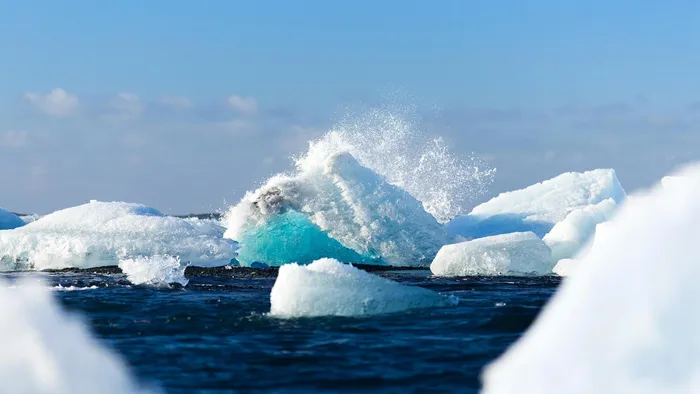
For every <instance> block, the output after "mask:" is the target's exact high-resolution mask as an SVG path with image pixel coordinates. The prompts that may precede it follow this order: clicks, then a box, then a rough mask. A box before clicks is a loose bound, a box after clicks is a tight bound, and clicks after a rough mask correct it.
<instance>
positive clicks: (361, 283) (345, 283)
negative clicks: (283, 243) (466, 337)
mask: <svg viewBox="0 0 700 394" xmlns="http://www.w3.org/2000/svg"><path fill="white" fill-rule="evenodd" d="M270 301H271V304H272V306H271V308H270V314H271V315H273V316H278V317H305V316H331V315H333V316H358V315H374V314H381V313H392V312H399V311H404V310H409V309H415V308H428V307H438V306H446V305H450V304H452V303H453V301H452V300H451V299H449V298H447V297H444V296H442V295H440V294H438V293H435V292H433V291H431V290H427V289H423V288H420V287H414V286H407V285H402V284H399V283H397V282H394V281H391V280H389V279H385V278H382V277H379V276H376V275H372V274H370V273H368V272H365V271H363V270H360V269H358V268H355V267H353V266H351V265H347V264H343V263H340V262H339V261H337V260H334V259H320V260H317V261H315V262H313V263H312V264H309V265H307V266H301V265H298V264H287V265H284V266H282V267H280V270H279V274H278V276H277V281H275V285H274V287H273V288H272V292H271V294H270Z"/></svg>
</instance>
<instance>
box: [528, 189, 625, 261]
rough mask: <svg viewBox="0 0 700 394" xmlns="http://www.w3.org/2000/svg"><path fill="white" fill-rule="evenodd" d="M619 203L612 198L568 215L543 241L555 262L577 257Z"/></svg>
mask: <svg viewBox="0 0 700 394" xmlns="http://www.w3.org/2000/svg"><path fill="white" fill-rule="evenodd" d="M616 209H617V203H616V202H615V200H613V199H612V198H609V199H607V200H604V201H601V202H600V203H598V204H594V205H587V206H585V207H583V208H579V209H576V210H574V211H572V212H571V213H569V214H568V215H566V218H564V220H562V221H561V222H559V223H557V224H555V225H554V227H553V228H552V230H551V231H550V232H548V233H547V235H545V236H544V238H543V239H542V240H543V241H544V242H545V243H546V244H547V246H549V248H550V249H552V258H553V259H554V261H558V260H561V259H566V258H570V257H573V256H575V255H576V254H577V253H578V252H579V251H580V250H581V249H582V248H583V247H584V246H585V245H586V243H587V242H588V240H589V239H590V238H591V237H592V236H593V235H594V234H595V232H596V226H597V225H598V224H599V223H603V222H605V221H607V220H609V219H610V218H611V217H612V215H613V213H615V210H616Z"/></svg>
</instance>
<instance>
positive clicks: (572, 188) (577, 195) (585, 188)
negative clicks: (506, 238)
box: [447, 169, 625, 239]
mask: <svg viewBox="0 0 700 394" xmlns="http://www.w3.org/2000/svg"><path fill="white" fill-rule="evenodd" d="M607 199H612V201H614V202H615V204H620V203H621V202H622V201H623V200H624V199H625V191H624V189H623V188H622V186H621V185H620V182H619V181H618V180H617V176H616V175H615V171H614V170H611V169H598V170H593V171H587V172H583V173H578V172H567V173H564V174H561V175H559V176H557V177H555V178H552V179H549V180H546V181H544V182H541V183H537V184H534V185H531V186H529V187H527V188H525V189H521V190H516V191H512V192H507V193H501V194H500V195H499V196H497V197H494V198H493V199H491V200H489V201H487V202H485V203H483V204H481V205H478V206H477V207H476V208H474V209H473V210H472V212H471V213H469V214H468V215H462V216H458V217H456V218H455V219H453V220H452V221H451V222H449V223H448V224H447V229H448V232H449V234H450V235H451V236H457V235H459V236H462V237H464V238H466V239H473V238H481V237H485V236H489V235H496V234H506V233H512V232H524V231H532V232H534V233H535V234H537V236H538V237H544V236H545V234H547V233H548V232H550V231H551V230H552V228H553V227H554V225H556V224H557V223H559V222H561V221H562V220H564V219H565V218H566V217H567V215H569V214H570V213H571V212H572V211H575V210H579V209H582V208H585V207H588V206H591V205H596V204H599V203H601V202H603V201H605V200H607Z"/></svg>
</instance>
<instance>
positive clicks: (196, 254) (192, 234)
mask: <svg viewBox="0 0 700 394" xmlns="http://www.w3.org/2000/svg"><path fill="white" fill-rule="evenodd" d="M236 247H237V246H236V243H235V242H233V241H231V240H227V239H224V238H223V234H222V229H220V228H217V227H215V226H210V225H202V226H197V225H193V224H192V223H190V222H188V221H187V220H185V219H180V218H175V217H168V216H164V215H163V214H162V213H160V212H159V211H157V210H156V209H154V208H151V207H147V206H145V205H141V204H131V203H124V202H91V203H88V204H84V205H80V206H77V207H73V208H68V209H64V210H61V211H57V212H54V213H52V214H49V215H46V216H43V217H41V218H40V219H38V220H36V221H34V222H32V223H29V224H27V225H25V226H23V227H20V228H16V229H14V230H8V231H2V232H0V261H1V262H2V265H1V266H0V269H2V270H12V269H47V268H65V267H78V268H91V267H96V266H104V265H117V263H118V261H119V260H120V259H130V258H137V257H140V256H155V255H169V256H177V257H179V258H180V259H181V260H182V261H183V262H189V263H190V264H192V265H199V266H218V265H225V264H228V263H229V262H230V260H231V259H232V258H234V257H235V250H236Z"/></svg>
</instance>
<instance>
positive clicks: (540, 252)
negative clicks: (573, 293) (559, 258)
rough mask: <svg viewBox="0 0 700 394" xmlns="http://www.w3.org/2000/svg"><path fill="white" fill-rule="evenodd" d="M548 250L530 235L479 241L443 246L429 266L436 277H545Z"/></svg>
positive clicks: (549, 260)
mask: <svg viewBox="0 0 700 394" xmlns="http://www.w3.org/2000/svg"><path fill="white" fill-rule="evenodd" d="M553 266H554V264H553V261H552V258H551V252H550V250H549V247H547V245H545V243H544V242H542V240H541V239H539V238H538V237H537V236H536V235H535V234H534V233H532V232H522V233H511V234H502V235H494V236H490V237H485V238H479V239H475V240H472V241H465V242H460V243H456V244H451V245H445V246H443V247H442V248H441V249H440V251H439V252H438V254H437V256H435V260H433V263H432V264H431V265H430V271H432V273H433V274H434V275H437V276H471V275H547V274H551V272H552V267H553Z"/></svg>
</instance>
